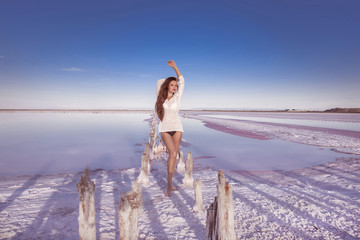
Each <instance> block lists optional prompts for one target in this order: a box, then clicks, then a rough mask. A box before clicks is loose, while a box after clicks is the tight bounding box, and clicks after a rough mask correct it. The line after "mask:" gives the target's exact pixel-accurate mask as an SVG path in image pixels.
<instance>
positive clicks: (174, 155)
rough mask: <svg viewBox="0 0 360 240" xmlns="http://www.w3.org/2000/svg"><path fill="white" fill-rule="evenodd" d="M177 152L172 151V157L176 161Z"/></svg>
mask: <svg viewBox="0 0 360 240" xmlns="http://www.w3.org/2000/svg"><path fill="white" fill-rule="evenodd" d="M176 154H177V152H176V151H170V157H171V158H174V159H176Z"/></svg>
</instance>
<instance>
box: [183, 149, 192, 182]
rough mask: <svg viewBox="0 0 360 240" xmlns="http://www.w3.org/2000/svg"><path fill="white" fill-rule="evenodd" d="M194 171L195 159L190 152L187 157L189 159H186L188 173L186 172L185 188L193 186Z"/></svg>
mask: <svg viewBox="0 0 360 240" xmlns="http://www.w3.org/2000/svg"><path fill="white" fill-rule="evenodd" d="M192 171H193V158H192V155H191V152H188V155H187V159H186V171H185V177H184V179H183V184H184V185H185V186H189V187H190V186H193V182H194V179H193V176H192Z"/></svg>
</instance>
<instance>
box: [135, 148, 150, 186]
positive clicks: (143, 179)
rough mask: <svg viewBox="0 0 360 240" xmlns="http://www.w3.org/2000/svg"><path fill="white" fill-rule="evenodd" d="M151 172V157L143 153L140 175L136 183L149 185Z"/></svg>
mask: <svg viewBox="0 0 360 240" xmlns="http://www.w3.org/2000/svg"><path fill="white" fill-rule="evenodd" d="M149 172H150V164H149V155H147V154H146V153H143V154H142V155H141V169H140V175H139V177H138V178H137V179H136V181H137V182H139V183H140V184H144V185H147V184H149V176H148V174H149Z"/></svg>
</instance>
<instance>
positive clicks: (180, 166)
mask: <svg viewBox="0 0 360 240" xmlns="http://www.w3.org/2000/svg"><path fill="white" fill-rule="evenodd" d="M179 155H180V157H178V155H176V157H178V159H179V163H178V165H177V172H179V173H183V172H185V162H184V154H183V152H182V151H179Z"/></svg>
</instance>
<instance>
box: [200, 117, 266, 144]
mask: <svg viewBox="0 0 360 240" xmlns="http://www.w3.org/2000/svg"><path fill="white" fill-rule="evenodd" d="M201 121H202V122H203V123H204V125H205V127H208V128H211V129H214V130H218V131H221V132H225V133H230V134H233V135H236V136H240V137H247V138H253V139H258V140H269V139H271V138H269V137H267V136H265V135H261V134H257V133H253V132H249V131H245V130H240V129H234V128H229V127H226V126H223V125H220V124H216V123H211V122H208V121H205V120H201Z"/></svg>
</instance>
